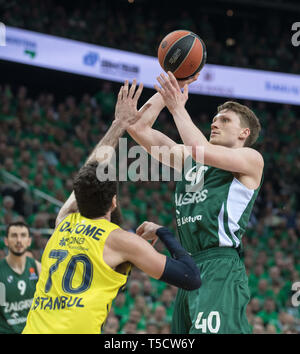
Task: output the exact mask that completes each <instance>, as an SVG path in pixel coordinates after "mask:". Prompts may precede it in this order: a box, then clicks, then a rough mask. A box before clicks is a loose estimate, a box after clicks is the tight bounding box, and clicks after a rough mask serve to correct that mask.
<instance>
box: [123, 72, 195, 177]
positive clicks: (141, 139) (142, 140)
mask: <svg viewBox="0 0 300 354" xmlns="http://www.w3.org/2000/svg"><path fill="white" fill-rule="evenodd" d="M198 76H199V74H196V75H195V76H194V77H192V78H190V79H188V80H183V81H180V82H179V86H180V87H183V86H184V85H189V84H191V83H192V82H194V81H196V80H197V78H198ZM146 104H151V106H150V108H149V109H148V110H147V111H146V112H144V113H143V114H142V116H141V118H140V119H139V120H138V121H137V122H136V123H135V124H133V125H130V126H129V127H128V129H127V132H128V133H129V134H130V136H131V137H132V138H133V139H134V140H135V141H136V142H137V143H138V144H139V145H141V146H142V147H144V148H145V150H146V151H147V152H148V153H149V154H150V155H152V156H153V157H154V158H155V159H157V160H159V161H160V162H162V163H163V164H165V165H168V166H171V167H173V168H175V169H177V170H179V171H181V169H182V164H183V163H182V162H183V161H184V159H185V158H186V157H187V156H188V154H189V151H188V150H187V149H185V148H184V145H181V144H177V143H176V142H175V141H173V140H172V139H170V138H169V137H168V136H166V135H165V134H163V133H161V132H160V131H158V130H156V129H153V128H152V126H153V124H154V122H155V121H156V119H157V117H158V115H159V114H160V112H161V111H162V109H163V108H164V107H165V102H164V100H163V98H162V96H161V95H160V93H156V94H154V95H153V96H152V97H151V98H150V99H149V100H148V101H147V102H146ZM146 104H145V105H146ZM143 107H144V106H142V108H141V109H143ZM153 146H155V147H166V148H167V149H166V151H172V155H171V158H170V154H168V153H164V151H163V150H161V153H160V154H159V155H158V154H157V150H155V149H153V148H152V147H153Z"/></svg>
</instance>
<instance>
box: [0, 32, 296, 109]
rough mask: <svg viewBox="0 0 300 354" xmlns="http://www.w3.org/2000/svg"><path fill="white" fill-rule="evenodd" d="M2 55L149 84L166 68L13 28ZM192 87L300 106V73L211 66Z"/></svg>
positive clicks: (133, 55)
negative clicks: (134, 79)
mask: <svg viewBox="0 0 300 354" xmlns="http://www.w3.org/2000/svg"><path fill="white" fill-rule="evenodd" d="M0 59H2V60H7V61H13V62H18V63H23V64H28V65H33V66H38V67H43V68H48V69H54V70H59V71H64V72H69V73H74V74H79V75H85V76H89V77H95V78H100V79H107V80H111V81H116V82H123V81H124V80H125V79H129V80H132V79H133V78H136V79H137V81H138V82H143V84H144V86H145V87H149V88H153V86H154V84H155V83H156V77H157V76H158V75H159V74H160V73H161V72H162V69H161V67H160V65H159V62H158V59H157V58H155V57H151V56H146V55H141V54H136V53H132V52H126V51H122V50H118V49H113V48H106V47H102V46H98V45H94V44H89V43H83V42H79V41H74V40H70V39H65V38H59V37H55V36H50V35H46V34H41V33H36V32H32V31H27V30H23V29H17V28H13V27H8V26H7V27H6V41H5V46H1V47H0ZM208 62H209V53H208ZM189 91H190V93H193V94H202V95H210V96H219V97H226V98H235V99H250V100H258V101H267V102H278V103H288V104H294V105H300V75H294V74H285V73H277V72H269V71H262V70H252V69H242V68H236V67H228V66H220V65H211V64H206V65H205V67H204V68H203V69H202V71H201V73H200V76H199V79H198V80H197V81H196V82H194V83H193V84H191V85H190V89H189Z"/></svg>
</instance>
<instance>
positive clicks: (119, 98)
mask: <svg viewBox="0 0 300 354" xmlns="http://www.w3.org/2000/svg"><path fill="white" fill-rule="evenodd" d="M122 98H123V86H121V88H120V91H119V93H118V100H121V99H122Z"/></svg>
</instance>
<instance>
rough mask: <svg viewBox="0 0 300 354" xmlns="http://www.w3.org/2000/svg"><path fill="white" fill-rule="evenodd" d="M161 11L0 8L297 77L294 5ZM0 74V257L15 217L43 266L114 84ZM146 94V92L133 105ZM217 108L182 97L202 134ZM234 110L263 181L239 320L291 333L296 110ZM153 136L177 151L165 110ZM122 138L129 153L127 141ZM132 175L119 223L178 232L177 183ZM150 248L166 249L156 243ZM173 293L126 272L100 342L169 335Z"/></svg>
mask: <svg viewBox="0 0 300 354" xmlns="http://www.w3.org/2000/svg"><path fill="white" fill-rule="evenodd" d="M169 3H170V2H169V1H167V0H161V1H159V2H155V1H151V2H150V1H143V0H139V1H135V2H134V3H132V4H129V3H128V2H127V1H122V0H118V1H117V0H116V1H108V0H107V1H106V0H102V1H98V0H89V1H80V0H73V1H72V2H68V3H64V2H62V1H59V0H44V1H38V0H28V1H27V2H26V6H24V2H23V1H21V0H14V1H11V2H2V3H1V6H0V19H1V22H3V23H5V24H6V25H7V26H14V27H18V28H24V29H27V30H33V31H37V32H42V33H47V34H52V35H55V36H62V37H66V38H71V39H74V40H80V41H84V42H89V43H93V44H97V45H103V46H108V47H113V48H118V49H122V50H127V51H132V52H138V53H142V54H145V55H152V56H156V52H157V48H158V44H159V43H160V41H161V39H162V38H163V36H165V35H166V34H167V33H169V32H171V31H173V30H176V29H179V28H184V29H188V30H191V31H193V32H195V33H197V34H199V35H200V36H201V37H202V39H203V40H204V42H205V44H206V46H207V52H208V63H209V64H218V65H229V66H235V67H243V68H252V69H262V70H271V71H279V72H286V73H294V74H299V71H300V51H299V47H298V48H296V47H293V46H292V45H291V36H292V32H291V26H292V24H293V23H294V22H296V21H299V19H298V18H297V14H298V13H299V10H300V8H299V4H298V0H288V1H286V0H277V1H276V2H274V1H272V0H265V1H264V2H259V1H255V0H253V1H247V2H243V1H240V2H235V4H233V2H226V1H222V2H220V1H217V0H210V1H201V2H192V1H191V2H189V1H186V2H185V6H184V9H183V8H182V6H179V7H178V6H172V8H171V9H170V6H169ZM194 3H197V4H196V6H195V5H194ZM0 65H1V76H0V127H1V129H0V258H3V257H5V255H6V254H7V249H6V248H5V246H4V241H3V238H4V235H5V229H6V225H7V224H8V223H9V222H11V221H16V220H19V219H21V220H24V221H26V222H27V223H28V224H29V226H30V229H31V235H32V246H31V248H30V250H29V252H28V255H29V256H32V257H34V258H36V259H38V260H40V259H41V256H42V253H43V250H44V248H45V245H46V243H47V240H48V238H49V237H50V235H51V232H52V230H53V227H54V224H55V218H56V215H57V213H58V210H59V208H60V206H61V205H62V203H63V202H64V201H65V200H66V199H67V198H68V196H69V195H70V193H71V192H72V189H73V177H74V175H75V174H76V172H77V171H78V170H79V168H80V167H81V166H82V164H83V162H84V161H85V160H86V158H87V156H88V154H89V153H90V152H91V151H92V149H93V147H94V146H95V145H96V144H97V143H98V141H99V140H100V138H101V137H102V136H103V135H104V134H105V132H106V131H107V129H108V127H109V126H110V124H111V121H112V119H113V115H114V107H115V102H116V93H117V92H118V88H119V84H115V83H112V82H108V81H101V80H98V81H97V83H96V84H95V83H94V81H93V82H92V81H91V80H90V81H80V80H79V79H78V81H76V80H75V79H74V78H72V77H71V76H70V75H69V76H64V77H63V79H62V76H59V74H58V73H55V72H53V71H51V73H50V74H48V75H47V74H46V73H45V72H44V71H34V70H33V69H32V68H31V69H30V68H29V67H26V69H24V67H20V66H18V65H17V64H13V66H12V65H11V66H8V64H7V63H3V62H1V63H0ZM73 79H74V81H72V80H73ZM57 82H59V85H58V84H57ZM84 85H86V86H84ZM89 85H90V86H89ZM153 92H154V91H153V90H144V93H143V95H142V97H141V99H140V101H141V103H144V102H145V101H146V99H147V98H149V97H150V96H151V95H152V94H153ZM225 100H226V99H225V98H224V99H220V98H215V97H201V96H198V95H195V96H194V95H190V98H189V101H188V102H187V108H188V111H189V112H190V113H191V116H192V119H193V121H194V122H195V124H196V125H197V126H198V127H199V128H200V129H201V130H202V131H203V132H204V133H205V134H206V136H208V135H209V130H210V124H211V119H212V117H213V115H214V114H215V112H216V107H217V105H218V104H221V103H223V102H224V101H225ZM240 102H241V103H244V104H246V105H247V106H249V107H250V108H252V109H253V110H254V111H255V113H256V114H257V116H258V117H259V119H260V121H261V125H262V132H261V135H260V138H259V140H258V142H257V144H256V146H255V148H256V149H258V150H259V151H260V152H261V153H262V154H263V156H264V160H265V170H264V183H263V185H262V188H261V190H260V193H259V195H258V198H257V201H256V203H255V205H254V209H253V212H252V215H251V219H250V222H249V225H248V229H247V231H246V232H245V235H244V236H243V244H244V249H245V252H244V256H243V259H244V262H245V266H246V270H247V274H248V277H249V287H250V291H251V301H250V303H249V305H248V308H247V315H248V319H249V322H250V324H251V326H252V330H253V333H300V306H299V305H297V304H298V302H299V301H300V295H299V296H298V297H297V293H296V291H295V290H293V289H295V288H293V286H296V288H299V287H300V186H299V180H300V148H299V140H300V109H299V107H298V106H292V105H287V104H275V103H272V104H271V103H265V102H259V101H256V102H254V101H240ZM155 128H157V129H159V130H161V131H162V132H164V133H166V134H167V135H168V136H170V137H171V138H172V139H174V140H175V141H178V142H180V137H179V135H178V133H177V129H176V127H175V125H174V123H173V121H172V117H171V116H170V115H169V114H168V112H167V110H164V111H162V113H161V114H160V115H159V118H158V120H157V122H156V123H155ZM125 136H126V135H125ZM126 137H127V138H128V139H129V140H128V141H129V143H128V149H130V148H131V147H133V146H134V145H135V142H133V141H132V139H130V137H128V136H126ZM129 162H130V159H129ZM160 167H161V166H160ZM129 177H130V180H129V181H127V182H122V183H120V203H121V209H122V213H123V219H124V222H123V225H122V226H123V227H124V228H125V229H126V230H131V231H134V230H135V229H136V227H137V226H138V225H139V224H140V223H142V222H143V221H145V220H151V221H154V222H156V223H159V224H162V225H165V226H167V227H169V228H170V229H171V230H172V231H173V232H174V233H175V234H176V225H175V218H174V207H173V206H174V188H175V183H174V181H171V182H166V181H161V180H160V181H157V182H154V181H150V182H147V181H135V182H134V181H133V179H134V178H135V177H136V175H135V174H134V171H133V173H132V174H131V175H130V176H129ZM156 247H157V248H158V249H159V250H160V251H162V252H166V250H165V249H164V247H163V246H162V244H160V243H158V244H157V246H156ZM297 284H298V287H297ZM176 291H177V289H176V288H175V287H171V286H168V285H166V284H164V283H162V282H158V281H156V280H154V279H151V278H149V277H148V276H147V275H145V274H144V273H142V272H140V271H138V270H137V269H133V271H132V273H131V276H130V280H129V282H128V284H127V287H126V289H125V291H124V292H121V293H120V294H119V295H118V297H117V298H116V300H115V301H114V302H113V305H112V309H111V312H110V314H109V317H108V319H107V322H106V325H105V327H104V333H133V334H134V333H169V332H170V322H171V317H172V312H173V304H174V299H175V296H176Z"/></svg>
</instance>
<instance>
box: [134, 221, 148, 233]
mask: <svg viewBox="0 0 300 354" xmlns="http://www.w3.org/2000/svg"><path fill="white" fill-rule="evenodd" d="M146 223H147V221H144V222H143V223H142V224H141V225H140V226H139V227H138V228H137V229H136V230H135V233H136V234H137V235H139V236H141V235H142V234H143V233H144V229H145V226H146Z"/></svg>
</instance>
